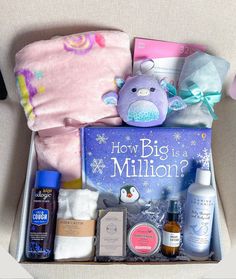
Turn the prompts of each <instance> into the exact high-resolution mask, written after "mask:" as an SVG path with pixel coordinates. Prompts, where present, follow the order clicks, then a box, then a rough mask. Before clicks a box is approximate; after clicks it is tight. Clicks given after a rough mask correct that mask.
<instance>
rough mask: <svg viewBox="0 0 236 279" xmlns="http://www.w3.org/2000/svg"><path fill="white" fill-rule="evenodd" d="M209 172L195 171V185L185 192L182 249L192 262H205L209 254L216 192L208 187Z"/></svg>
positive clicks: (209, 181)
mask: <svg viewBox="0 0 236 279" xmlns="http://www.w3.org/2000/svg"><path fill="white" fill-rule="evenodd" d="M210 183H211V172H210V171H209V170H205V169H197V173H196V180H195V183H193V184H191V185H190V186H189V188H188V192H187V200H186V205H185V223H184V230H183V248H184V251H185V253H186V254H187V255H188V256H189V257H190V258H191V259H192V260H207V259H208V258H209V254H210V244H211V235H212V223H213V214H214V207H215V201H216V191H215V189H214V188H213V187H212V186H211V185H210Z"/></svg>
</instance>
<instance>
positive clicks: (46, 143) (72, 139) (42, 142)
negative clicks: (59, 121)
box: [35, 128, 82, 189]
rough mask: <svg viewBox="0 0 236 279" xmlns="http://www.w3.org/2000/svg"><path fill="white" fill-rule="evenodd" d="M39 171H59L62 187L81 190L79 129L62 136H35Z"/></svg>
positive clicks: (64, 133) (71, 130) (65, 132)
mask: <svg viewBox="0 0 236 279" xmlns="http://www.w3.org/2000/svg"><path fill="white" fill-rule="evenodd" d="M35 149H36V153H37V160H38V169H47V170H57V171H59V172H60V173H61V174H62V179H61V187H63V188H70V189H72V188H74V189H77V188H81V186H82V181H81V146H80V133H79V129H72V128H70V129H67V131H64V132H63V133H61V134H57V135H52V136H46V137H41V136H38V135H36V136H35Z"/></svg>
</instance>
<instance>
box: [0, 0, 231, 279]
mask: <svg viewBox="0 0 236 279" xmlns="http://www.w3.org/2000/svg"><path fill="white" fill-rule="evenodd" d="M235 11H236V1H233V0H232V1H230V0H225V1H222V0H215V1H214V0H212V1H211V0H181V1H176V0H173V1H171V0H168V1H165V0H160V1H157V0H146V1H143V0H132V1H131V0H130V1H129V0H100V1H99V0H87V1H86V0H69V1H68V0H67V1H66V0H60V1H59V0H58V1H57V0H37V1H32V0H24V1H23V0H14V1H13V0H0V34H1V40H0V41H1V43H0V69H1V71H2V74H3V77H4V80H5V83H6V87H7V90H8V94H9V95H8V99H7V100H6V101H2V102H1V103H0V128H1V130H0V158H1V168H0V224H1V227H0V246H2V247H3V248H4V249H5V250H9V247H11V252H12V253H13V254H14V249H15V247H16V242H17V232H18V224H17V220H19V219H17V218H15V217H16V215H17V212H18V215H19V212H20V205H19V206H18V202H19V200H20V195H21V192H22V188H23V185H24V178H25V173H26V165H27V157H28V150H29V142H30V131H29V130H28V128H27V126H26V120H25V117H24V115H23V110H22V109H21V107H20V105H19V100H18V96H17V94H16V87H15V79H14V74H13V67H14V55H15V53H16V51H18V50H19V49H21V48H22V47H23V46H25V45H26V44H28V43H30V42H33V41H35V40H40V39H49V38H50V37H52V36H55V35H66V34H71V33H76V32H81V31H87V30H95V29H107V28H108V29H111V28H112V29H120V30H123V31H126V32H127V33H128V34H130V37H131V38H132V37H134V36H139V37H148V38H156V39H161V40H170V41H178V42H195V43H201V44H206V45H207V46H208V49H209V51H210V52H211V53H213V54H216V55H219V56H222V57H224V58H225V59H227V60H228V61H230V63H231V69H230V74H229V75H228V80H227V86H226V91H227V88H228V86H229V83H230V81H231V80H232V78H233V76H234V73H236V32H235V27H236V19H235ZM217 114H218V115H219V118H220V120H219V121H217V122H215V123H214V129H213V135H214V136H213V156H214V163H215V168H216V179H217V183H218V190H219V193H220V198H221V201H222V204H223V209H222V208H221V224H222V238H223V248H224V251H225V253H226V254H227V253H228V252H229V251H230V249H231V250H232V249H233V247H235V246H236V245H235V243H236V232H235V231H236V220H235V213H236V203H235V198H236V187H235V181H236V156H235V155H236V154H235V152H236V102H234V101H232V100H230V99H224V100H223V101H222V102H221V103H220V104H219V105H218V106H217ZM15 220H16V222H15V226H14V229H13V224H14V221H15ZM226 222H227V225H226ZM2 224H3V226H2ZM224 262H225V263H224ZM222 264H227V262H226V260H223V261H222V263H221V265H222ZM23 266H24V268H25V269H27V270H28V271H29V272H30V273H31V274H33V275H34V276H35V277H36V278H50V279H52V278H57V279H59V278H95V279H100V278H126V277H129V278H130V279H131V278H150V276H152V278H201V277H203V276H206V275H208V276H209V273H210V272H212V270H213V269H215V266H216V265H215V264H201V265H199V264H188V265H171V266H167V265H162V266H159V265H155V266H154V265H151V266H142V265H132V266H126V265H109V266H104V265H101V266H97V265H82V266H81V265H75V264H66V265H59V264H37V265H35V264H23ZM9 272H10V271H9ZM212 274H213V273H212ZM218 274H220V273H218ZM18 275H19V274H18ZM215 276H216V275H215ZM215 278H217V277H215Z"/></svg>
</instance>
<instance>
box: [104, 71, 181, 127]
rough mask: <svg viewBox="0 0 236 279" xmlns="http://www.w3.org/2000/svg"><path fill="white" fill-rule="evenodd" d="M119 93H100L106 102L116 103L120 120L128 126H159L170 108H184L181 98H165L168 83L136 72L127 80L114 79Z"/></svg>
mask: <svg viewBox="0 0 236 279" xmlns="http://www.w3.org/2000/svg"><path fill="white" fill-rule="evenodd" d="M116 84H117V86H118V87H119V88H120V90H119V92H114V91H110V92H108V93H106V94H105V95H103V101H104V102H105V103H106V104H107V105H115V106H117V110H118V113H119V115H120V117H121V118H122V120H123V121H124V122H125V123H127V124H128V125H131V126H137V127H152V126H158V125H161V124H162V123H163V122H164V121H165V119H166V116H167V113H168V111H170V110H180V109H183V108H185V107H186V105H185V103H184V102H183V101H182V99H181V98H180V97H177V96H174V97H171V98H168V93H167V92H166V90H165V89H166V88H167V86H166V85H165V86H161V84H160V83H159V81H158V80H157V79H156V78H155V77H153V76H150V75H138V76H134V77H129V78H127V80H126V81H123V80H122V79H116Z"/></svg>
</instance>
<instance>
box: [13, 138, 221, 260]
mask: <svg viewBox="0 0 236 279" xmlns="http://www.w3.org/2000/svg"><path fill="white" fill-rule="evenodd" d="M34 136H35V134H34V133H33V134H32V138H31V146H30V152H29V160H28V167H27V174H26V181H25V187H24V195H23V204H22V211H21V217H20V228H19V237H18V244H17V250H16V260H17V261H18V262H24V261H27V260H26V259H25V255H24V251H25V242H26V233H27V222H28V216H29V204H30V197H31V190H32V187H33V186H34V179H35V173H36V170H37V161H36V153H35V147H34ZM211 171H212V185H213V187H214V188H215V189H216V188H217V187H216V181H215V175H214V167H213V160H212V159H211ZM217 201H218V199H217ZM221 241H222V240H221V231H220V218H219V208H218V202H217V203H216V207H215V211H214V220H213V230H212V240H211V245H212V249H211V250H212V251H213V253H214V255H213V260H212V261H207V262H219V261H220V260H221V259H222V244H221ZM88 263H93V262H88ZM124 263H125V262H124ZM155 263H156V264H158V265H161V264H163V262H151V263H149V264H152V265H153V264H155ZM168 263H169V264H173V263H175V264H183V263H186V262H185V261H178V262H168ZM187 263H193V262H192V261H191V262H187ZM194 263H196V262H194ZM78 264H79V262H78ZM93 264H94V263H93ZM95 264H98V265H99V264H101V263H98V262H96V263H95ZM125 264H130V263H127V262H126V263H125ZM139 264H141V263H139ZM145 264H148V263H145ZM164 264H165V265H166V264H167V263H166V262H164Z"/></svg>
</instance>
